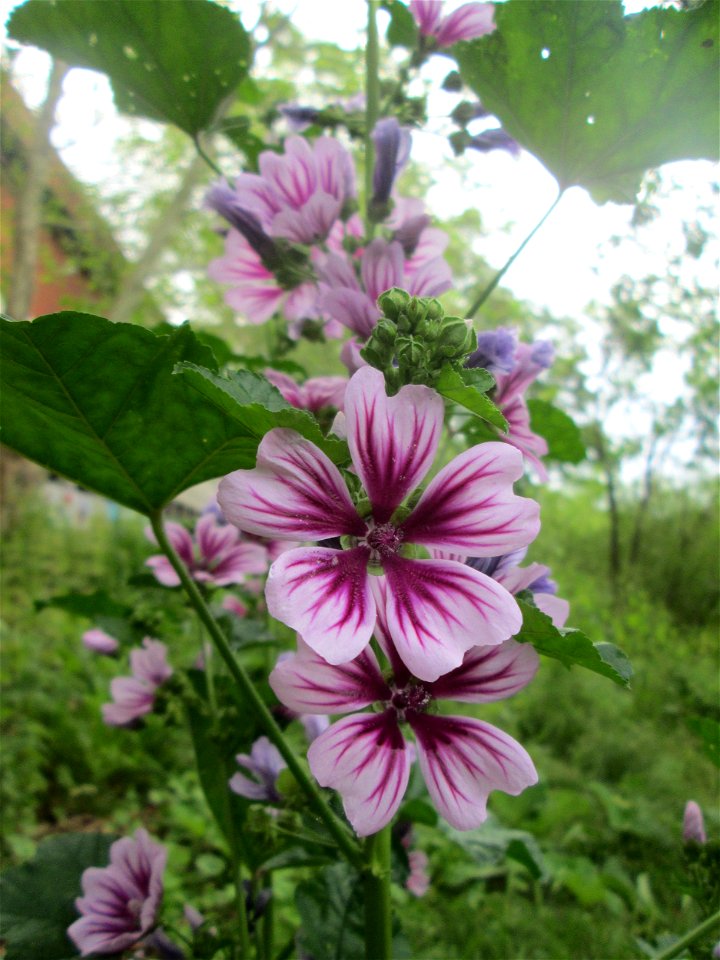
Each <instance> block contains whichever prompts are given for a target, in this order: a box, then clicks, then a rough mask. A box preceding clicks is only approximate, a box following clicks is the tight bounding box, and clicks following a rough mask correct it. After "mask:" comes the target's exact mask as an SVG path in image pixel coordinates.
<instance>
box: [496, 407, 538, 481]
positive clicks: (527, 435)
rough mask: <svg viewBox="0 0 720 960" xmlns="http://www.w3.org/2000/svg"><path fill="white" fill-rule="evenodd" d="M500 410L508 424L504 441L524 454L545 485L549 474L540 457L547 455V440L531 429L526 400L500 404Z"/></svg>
mask: <svg viewBox="0 0 720 960" xmlns="http://www.w3.org/2000/svg"><path fill="white" fill-rule="evenodd" d="M500 409H501V411H502V414H503V416H504V417H505V419H506V420H507V422H508V433H507V434H505V435H504V436H503V438H502V439H503V440H504V441H505V442H506V443H509V444H511V445H512V446H513V447H516V448H517V449H518V450H519V451H520V452H521V453H522V454H523V456H524V457H525V459H526V460H528V461H529V462H530V463H531V464H532V466H533V467H534V468H535V471H536V472H537V475H538V477H539V479H540V480H541V481H542V482H543V483H545V482H546V481H547V478H548V473H547V470H546V469H545V465H544V464H543V463H542V461H541V460H540V457H544V456H546V455H547V452H548V445H547V440H546V439H545V438H544V437H541V436H539V435H538V434H537V433H533V431H532V429H531V428H530V412H529V411H528V408H527V404H526V403H525V400H524V398H523V397H519V396H518V397H513V398H512V400H510V401H509V402H507V403H505V402H503V403H500Z"/></svg>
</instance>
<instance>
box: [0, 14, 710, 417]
mask: <svg viewBox="0 0 720 960" xmlns="http://www.w3.org/2000/svg"><path fill="white" fill-rule="evenodd" d="M17 5H18V3H17V0H0V13H2V17H3V23H4V22H5V20H6V19H7V16H8V15H9V12H10V10H11V9H12V8H14V7H15V6H17ZM225 5H226V6H229V7H231V8H232V9H235V10H238V11H240V12H241V13H242V19H243V22H244V24H245V25H246V26H247V27H251V26H252V24H253V23H254V22H255V19H256V17H257V11H258V9H259V4H258V3H257V2H255V0H226V2H225ZM274 5H275V6H276V7H278V8H279V9H281V10H282V11H284V12H286V13H290V14H291V15H292V19H293V22H294V24H295V25H296V26H297V27H298V29H299V30H300V31H301V32H302V33H303V34H304V35H305V36H306V37H307V38H308V39H309V40H324V41H329V42H332V43H335V44H338V45H339V46H341V47H343V48H345V49H349V50H351V49H356V48H357V47H359V46H361V44H362V40H363V34H364V28H365V20H366V7H365V2H364V0H342V2H330V0H322V2H317V0H275V4H274ZM458 5H459V0H457V2H453V0H450V2H449V3H448V4H447V6H446V9H452V8H453V7H455V6H458ZM647 5H650V4H646V3H643V0H626V4H625V6H626V9H627V10H628V12H630V13H634V12H637V10H639V9H642V8H643V7H644V6H647ZM380 16H381V17H382V18H384V17H386V16H387V15H386V14H385V13H381V14H380ZM381 26H384V22H382V23H381ZM47 63H48V58H47V56H46V55H45V54H43V53H42V52H39V51H37V50H34V49H26V50H24V51H22V52H21V54H20V56H19V58H18V60H17V75H18V77H19V79H20V81H21V87H22V92H23V94H24V96H25V97H26V99H27V101H28V103H29V104H30V105H31V106H34V105H37V104H38V103H40V102H41V101H42V99H43V97H44V94H45V84H46V77H47ZM451 68H452V62H451V61H450V60H449V59H447V58H445V57H435V58H433V59H432V60H431V61H430V63H428V64H426V66H425V67H424V68H423V71H424V72H423V77H424V78H426V79H428V80H432V81H435V84H436V87H437V88H439V85H440V82H441V80H442V79H443V77H444V76H445V75H446V73H447V72H448V70H449V69H451ZM359 79H360V77H359ZM455 102H456V98H455V97H451V96H449V95H448V94H444V93H442V92H438V93H437V94H434V95H432V97H431V99H430V102H429V114H430V116H431V118H432V117H433V116H435V117H439V118H441V117H443V116H446V115H447V113H448V111H449V109H452V106H453V105H454V103H455ZM58 121H59V122H58V125H57V127H56V129H55V132H54V135H53V138H54V143H55V145H56V147H57V148H58V149H59V152H60V154H61V156H62V158H63V160H64V161H65V162H66V163H67V165H68V166H69V167H70V168H71V169H72V170H73V172H74V173H75V174H76V175H77V176H78V178H79V179H80V180H82V181H85V182H88V183H95V184H98V185H99V186H100V188H101V187H102V184H103V183H107V182H111V180H112V178H113V177H114V176H117V173H118V169H117V163H118V161H117V159H116V157H115V152H114V142H115V140H116V139H117V137H118V136H119V135H120V133H121V132H122V131H123V130H124V129H127V124H128V123H129V122H130V121H127V120H126V119H125V118H122V117H119V116H118V114H117V112H116V110H115V107H114V104H113V101H112V93H111V90H110V85H109V82H108V81H107V80H106V78H105V77H103V76H102V75H100V74H97V73H93V72H91V71H87V70H73V71H72V72H71V73H70V74H69V76H68V77H67V78H66V81H65V84H64V97H63V100H62V101H61V104H60V109H59V111H58ZM146 129H147V130H150V129H151V125H150V124H147V127H146ZM90 144H92V147H91V148H90V149H89V148H88V147H89V145H90ZM413 152H414V154H415V156H420V157H422V161H423V163H426V164H427V165H428V166H429V167H430V169H431V170H433V171H434V172H435V180H436V182H435V185H434V186H433V188H432V189H431V191H430V193H429V195H428V197H427V198H426V200H427V202H428V205H429V207H430V208H431V210H435V211H437V212H438V213H440V214H441V215H442V216H452V215H455V214H459V213H461V212H462V211H463V210H465V209H467V208H468V207H472V206H475V207H477V208H478V209H479V210H480V212H481V215H482V218H483V223H484V227H485V229H486V231H487V233H488V236H487V237H485V238H482V239H480V240H479V241H478V243H477V249H478V251H479V252H480V253H482V254H483V255H484V256H485V257H486V259H487V260H488V262H489V263H490V264H491V265H492V266H493V267H496V268H499V267H501V266H502V264H503V263H504V262H505V260H506V259H507V257H508V256H509V255H510V254H511V253H512V252H513V251H514V250H515V248H516V247H517V246H518V245H519V243H520V242H521V241H522V240H523V239H524V237H525V236H526V235H527V234H528V233H529V231H530V230H531V229H532V227H533V226H534V225H535V224H536V223H537V221H538V220H539V219H540V217H541V216H542V215H543V213H544V212H545V211H546V210H547V209H548V207H549V206H550V204H551V203H552V201H553V200H554V198H555V196H556V193H557V187H556V184H555V181H554V179H553V178H552V176H550V174H549V173H548V172H547V171H546V170H545V169H544V167H543V166H542V165H541V164H540V163H539V162H538V161H537V160H536V159H535V158H534V157H532V156H531V155H529V154H527V153H523V154H522V155H521V156H520V157H518V158H513V157H511V156H509V155H507V154H505V153H504V152H503V151H496V152H493V153H491V154H475V153H473V152H470V153H469V154H466V157H468V158H470V159H471V160H472V164H471V165H468V164H466V163H464V164H462V168H463V169H462V170H460V169H459V166H458V164H457V162H456V161H455V160H454V158H453V155H452V151H451V150H450V147H449V145H448V143H447V140H446V138H445V137H444V136H440V135H439V134H438V133H437V132H435V133H433V132H432V131H429V132H423V133H416V134H414V141H413ZM671 167H672V176H673V179H674V180H675V181H676V182H678V183H680V184H682V186H683V188H684V189H683V193H682V196H681V197H679V198H678V200H677V203H676V205H675V207H668V208H667V210H666V212H665V214H664V216H663V217H662V218H661V219H659V220H658V221H656V222H655V224H654V226H653V231H652V235H651V236H650V237H649V243H648V246H647V249H646V250H645V251H642V252H641V251H639V250H638V251H636V252H635V253H634V254H632V255H631V257H630V259H629V258H628V251H627V249H626V248H624V249H623V250H622V251H618V252H617V253H616V254H615V255H613V254H612V251H611V250H610V248H609V245H608V243H607V241H608V240H609V238H610V237H611V236H612V235H614V234H624V233H625V232H626V230H627V227H628V225H629V221H630V217H631V215H632V207H631V206H629V205H615V204H606V205H604V206H597V205H595V204H594V203H593V201H592V200H591V199H590V197H589V195H588V194H587V193H586V192H585V191H584V190H582V189H580V188H573V189H571V190H568V191H567V193H566V195H565V196H564V197H563V199H562V201H561V203H560V205H559V206H558V208H557V209H556V210H555V212H554V213H553V215H552V216H551V218H550V219H549V220H548V222H547V223H546V224H545V225H544V226H543V228H542V230H541V231H540V232H539V233H538V235H537V236H536V237H535V238H534V239H533V240H532V241H531V243H530V245H529V246H528V247H527V249H526V250H525V251H524V252H523V253H522V254H521V256H520V257H519V258H518V260H517V261H516V263H515V264H514V265H513V266H512V267H511V268H510V270H509V271H508V273H507V274H506V275H505V277H504V279H503V284H504V285H505V286H507V287H509V288H510V289H511V290H512V291H513V293H514V294H515V295H516V296H518V297H519V298H521V299H523V300H527V301H529V302H531V303H532V304H534V305H536V306H538V307H547V308H548V309H549V310H550V312H551V313H553V314H555V315H568V316H572V317H575V318H578V319H582V318H583V317H584V316H585V311H586V307H587V304H588V303H589V302H590V301H591V300H596V301H599V302H607V301H608V299H609V290H610V288H611V286H612V284H613V283H614V282H616V280H617V279H618V277H619V276H620V275H621V274H622V273H626V272H635V273H637V275H639V276H643V275H645V274H646V273H647V272H648V271H649V270H655V271H661V270H662V263H663V260H664V258H665V256H666V248H667V245H668V242H669V238H671V237H672V236H677V230H678V228H679V224H680V222H681V220H682V217H683V214H684V215H686V216H689V215H691V211H692V209H693V206H694V205H695V204H696V203H697V202H698V200H699V199H700V198H704V199H705V200H707V198H708V197H709V195H710V190H709V187H710V183H711V182H712V180H713V178H714V177H715V176H716V175H717V174H716V171H715V169H714V165H713V164H710V163H707V162H702V161H692V162H691V161H688V162H684V163H676V164H672V165H671ZM665 169H666V170H670V167H666V168H665ZM601 247H602V249H603V251H604V254H605V256H603V257H602V258H601V257H600V256H599V250H600V248H601ZM711 282H712V281H711ZM593 333H594V331H593V330H592V327H591V326H590V325H588V335H589V338H590V337H592V336H593ZM660 383H661V384H662V391H663V393H664V394H665V395H666V396H667V392H668V390H669V391H671V392H675V391H676V390H678V391H679V390H680V389H681V386H682V373H681V370H680V367H679V366H678V364H677V358H676V357H674V356H662V355H661V356H660V357H659V358H658V370H657V372H656V373H655V375H654V376H653V377H652V378H651V379H650V381H649V389H650V390H651V391H652V389H653V384H660ZM618 426H619V425H618Z"/></svg>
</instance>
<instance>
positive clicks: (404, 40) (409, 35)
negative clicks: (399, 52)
mask: <svg viewBox="0 0 720 960" xmlns="http://www.w3.org/2000/svg"><path fill="white" fill-rule="evenodd" d="M383 6H384V7H385V9H386V10H387V11H388V12H389V14H390V23H389V24H388V28H387V33H386V37H387V42H388V43H389V44H390V46H391V47H407V48H408V49H410V50H414V49H415V47H417V43H418V28H417V24H416V23H415V19H414V17H413V15H412V14H411V13H410V11H409V10H408V8H407V7H406V6H405V4H404V3H401V2H400V0H392V2H390V3H384V4H383Z"/></svg>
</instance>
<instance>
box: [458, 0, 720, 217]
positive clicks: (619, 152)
mask: <svg viewBox="0 0 720 960" xmlns="http://www.w3.org/2000/svg"><path fill="white" fill-rule="evenodd" d="M495 22H496V24H497V29H496V30H495V31H494V33H492V34H489V35H488V36H486V37H483V38H482V39H479V40H474V41H471V42H466V43H461V44H457V45H456V46H455V47H453V49H452V53H453V56H454V57H455V59H456V60H457V63H458V66H459V68H460V73H461V75H462V78H463V80H464V81H465V83H466V84H468V86H470V87H471V88H472V89H473V90H474V91H475V93H476V94H478V96H479V97H480V99H481V100H482V102H483V105H484V106H485V107H486V108H487V109H488V110H491V111H492V112H493V113H494V114H496V115H497V116H498V117H499V119H500V120H501V121H502V124H503V127H504V128H505V129H506V130H507V132H508V133H509V134H510V135H511V136H513V137H515V139H516V140H518V141H519V142H520V143H521V144H522V146H523V147H525V148H526V149H528V150H529V151H531V152H532V153H534V154H535V155H536V156H537V157H538V158H539V159H540V160H541V161H542V162H543V163H544V164H545V166H546V167H547V168H548V170H550V172H551V173H552V174H553V175H554V176H555V177H556V178H557V180H558V182H559V184H560V187H561V189H565V188H567V187H571V186H573V185H578V186H582V187H585V188H586V189H588V190H589V191H590V193H591V194H592V196H593V198H594V199H595V200H596V201H597V202H599V203H603V202H605V201H607V200H614V201H618V202H625V203H631V202H632V201H633V199H634V197H635V195H636V193H637V191H638V188H639V184H640V179H641V177H642V174H643V173H644V171H645V170H647V169H649V168H652V167H657V166H659V165H660V164H663V163H668V162H669V161H672V160H682V159H692V158H703V157H705V158H709V159H714V158H715V157H717V154H718V137H719V133H720V129H719V120H718V116H719V115H718V109H717V76H718V49H719V45H718V0H708V2H706V3H703V4H701V5H700V6H698V7H697V8H695V9H692V10H683V11H681V10H672V9H652V10H645V11H643V12H642V13H639V14H636V15H634V16H631V17H624V16H623V8H622V4H621V3H620V0H563V2H562V3H558V2H557V0H510V2H509V3H503V4H498V5H496V7H495Z"/></svg>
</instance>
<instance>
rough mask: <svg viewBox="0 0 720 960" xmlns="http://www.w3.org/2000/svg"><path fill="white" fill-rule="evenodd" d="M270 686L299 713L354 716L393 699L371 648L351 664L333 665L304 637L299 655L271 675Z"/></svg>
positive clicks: (299, 641)
mask: <svg viewBox="0 0 720 960" xmlns="http://www.w3.org/2000/svg"><path fill="white" fill-rule="evenodd" d="M270 686H271V687H272V688H273V690H274V691H275V695H276V697H277V698H278V700H279V701H280V702H281V703H283V704H284V705H285V706H286V707H289V708H290V710H294V711H295V712H296V713H320V714H326V713H352V712H354V711H356V710H362V708H363V707H369V706H370V704H371V703H374V702H375V701H376V700H389V699H390V696H391V694H390V688H389V687H388V685H387V684H386V683H385V681H384V679H383V676H382V674H381V672H380V668H379V666H378V663H377V660H376V659H375V654H374V653H373V652H372V650H371V649H370V647H367V648H366V649H365V650H364V651H363V652H362V653H361V654H360V656H359V657H356V658H355V659H354V660H351V661H350V662H349V663H343V664H340V665H337V666H332V665H331V664H329V663H327V662H326V661H325V660H323V658H322V657H320V656H318V654H317V653H315V652H314V651H313V650H311V649H310V647H308V645H307V644H306V643H303V641H302V640H301V639H300V638H298V652H297V653H296V654H292V655H290V656H289V657H288V658H287V659H283V660H282V661H280V662H279V663H278V664H277V666H276V667H275V669H274V670H273V672H272V673H271V674H270Z"/></svg>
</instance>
